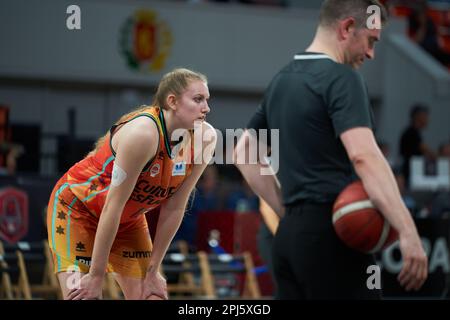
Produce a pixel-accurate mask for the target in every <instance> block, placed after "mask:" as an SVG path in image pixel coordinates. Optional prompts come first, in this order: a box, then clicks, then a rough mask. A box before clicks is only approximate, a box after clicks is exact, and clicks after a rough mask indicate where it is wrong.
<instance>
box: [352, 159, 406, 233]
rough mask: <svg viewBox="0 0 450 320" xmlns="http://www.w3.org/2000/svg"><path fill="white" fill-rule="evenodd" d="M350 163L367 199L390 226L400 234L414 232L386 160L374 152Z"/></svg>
mask: <svg viewBox="0 0 450 320" xmlns="http://www.w3.org/2000/svg"><path fill="white" fill-rule="evenodd" d="M352 162H353V165H354V167H355V170H356V173H357V174H358V176H359V177H360V178H361V180H362V182H363V184H364V188H365V190H366V191H367V194H368V195H369V198H370V199H371V201H372V202H373V203H374V205H375V206H376V207H377V208H378V209H379V210H380V211H381V212H382V213H383V215H384V216H385V217H386V219H387V220H388V221H389V222H390V224H391V225H392V226H393V227H394V228H395V229H396V230H397V231H398V232H399V233H400V234H402V233H405V232H411V231H415V225H414V221H413V219H412V217H411V215H410V213H409V211H408V209H407V208H406V206H405V204H404V203H403V200H402V198H401V195H400V191H399V189H398V186H397V183H396V181H395V178H394V175H393V174H392V171H391V169H390V167H389V164H388V163H387V162H386V160H385V159H384V158H383V157H382V156H381V155H378V154H377V153H376V152H374V153H366V154H364V155H360V156H358V157H355V158H354V159H352Z"/></svg>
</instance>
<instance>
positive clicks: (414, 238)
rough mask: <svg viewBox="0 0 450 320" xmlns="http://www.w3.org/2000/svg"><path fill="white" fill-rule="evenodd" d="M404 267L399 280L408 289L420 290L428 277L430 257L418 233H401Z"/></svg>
mask: <svg viewBox="0 0 450 320" xmlns="http://www.w3.org/2000/svg"><path fill="white" fill-rule="evenodd" d="M400 251H401V253H402V259H403V267H402V270H401V272H400V274H399V275H398V277H397V280H398V281H399V282H400V285H401V286H402V287H404V288H405V290H406V291H410V290H416V291H417V290H419V289H420V288H421V287H422V285H423V284H424V282H425V280H426V279H427V277H428V259H427V256H426V254H425V251H424V250H423V247H422V242H421V241H420V238H419V237H418V235H417V233H408V234H403V235H402V234H400Z"/></svg>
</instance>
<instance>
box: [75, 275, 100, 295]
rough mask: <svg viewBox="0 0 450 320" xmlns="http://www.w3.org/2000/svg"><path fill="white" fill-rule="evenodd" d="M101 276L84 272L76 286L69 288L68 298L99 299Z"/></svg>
mask: <svg viewBox="0 0 450 320" xmlns="http://www.w3.org/2000/svg"><path fill="white" fill-rule="evenodd" d="M102 284H103V277H101V276H92V275H91V274H89V273H88V274H85V275H84V276H82V277H81V279H80V283H79V285H78V286H77V287H76V288H73V289H71V290H70V292H69V294H68V296H67V299H68V300H94V299H100V298H101V295H102V289H103V285H102Z"/></svg>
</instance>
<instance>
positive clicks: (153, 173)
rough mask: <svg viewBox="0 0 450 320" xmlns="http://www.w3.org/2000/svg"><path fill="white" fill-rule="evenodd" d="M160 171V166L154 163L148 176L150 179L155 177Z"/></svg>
mask: <svg viewBox="0 0 450 320" xmlns="http://www.w3.org/2000/svg"><path fill="white" fill-rule="evenodd" d="M160 170H161V166H160V165H159V163H155V164H154V165H153V166H152V167H151V168H150V175H151V176H152V177H155V176H156V175H157V174H158V173H159V171H160Z"/></svg>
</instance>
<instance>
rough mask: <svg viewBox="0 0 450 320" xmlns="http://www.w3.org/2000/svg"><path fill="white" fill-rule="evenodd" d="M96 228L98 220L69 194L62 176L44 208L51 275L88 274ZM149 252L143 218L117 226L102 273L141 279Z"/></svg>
mask: <svg viewBox="0 0 450 320" xmlns="http://www.w3.org/2000/svg"><path fill="white" fill-rule="evenodd" d="M97 225H98V218H97V217H96V216H95V215H93V214H92V213H91V212H89V210H87V208H86V206H85V205H84V204H83V203H82V202H81V201H80V200H79V199H78V198H77V197H76V196H75V195H74V194H73V193H72V191H71V190H70V187H69V184H68V183H67V179H66V176H63V177H62V178H61V179H60V180H59V181H58V183H57V184H56V186H55V188H54V189H53V192H52V195H51V197H50V201H49V205H48V209H47V230H48V241H49V246H50V249H51V251H52V255H53V265H54V271H55V273H58V272H67V271H74V270H76V271H80V272H82V273H87V272H89V267H90V265H91V258H92V251H93V247H94V239H95V232H96V230H97ZM151 250H152V241H151V238H150V233H149V229H148V226H147V220H146V219H145V216H144V215H140V216H139V217H138V218H136V219H134V220H133V221H129V222H126V223H121V224H120V226H119V230H118V232H117V235H116V238H115V240H114V243H113V245H112V248H111V252H110V255H109V261H108V267H107V270H106V271H107V272H115V273H118V274H120V275H122V276H128V277H133V278H141V279H142V278H144V277H145V274H146V271H147V269H148V266H149V262H150V255H151Z"/></svg>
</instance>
